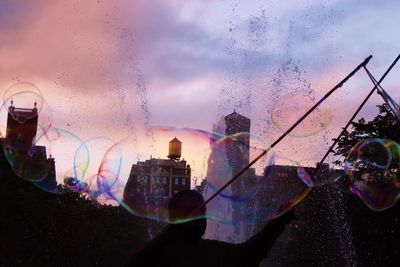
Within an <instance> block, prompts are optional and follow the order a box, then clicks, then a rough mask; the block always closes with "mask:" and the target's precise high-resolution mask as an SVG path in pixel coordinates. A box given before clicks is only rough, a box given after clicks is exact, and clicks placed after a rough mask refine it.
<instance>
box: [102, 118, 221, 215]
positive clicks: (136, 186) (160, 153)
mask: <svg viewBox="0 0 400 267" xmlns="http://www.w3.org/2000/svg"><path fill="white" fill-rule="evenodd" d="M148 131H149V132H151V136H152V138H153V139H152V140H153V141H152V142H151V144H150V142H149V143H143V142H140V140H141V139H140V138H144V137H143V136H141V137H140V136H139V137H136V138H135V137H134V136H129V137H127V138H124V139H123V140H121V141H120V142H118V145H119V146H120V147H121V149H122V155H123V163H122V167H121V169H122V171H121V172H122V173H123V177H121V181H124V180H127V182H126V185H119V186H117V188H115V190H111V191H112V192H111V193H110V195H111V196H113V198H114V199H115V200H116V201H117V202H118V203H120V205H121V206H122V207H124V208H125V209H127V210H128V211H129V212H130V213H132V214H134V215H136V216H140V217H145V218H149V219H153V220H157V221H164V222H169V218H168V203H169V200H170V199H171V198H172V196H173V195H174V194H176V193H177V192H179V191H182V190H187V189H190V188H191V186H194V184H192V180H193V179H196V178H198V180H199V181H200V180H201V179H202V178H203V177H204V167H203V166H204V165H205V164H206V160H207V159H206V157H205V156H204V151H206V150H207V149H208V147H209V146H210V142H213V141H212V140H214V139H215V136H219V135H218V134H215V133H211V132H207V131H204V130H200V129H192V128H179V127H173V126H152V127H150V128H148ZM175 138H176V139H178V140H179V141H180V142H181V145H182V146H181V157H178V156H176V155H175V156H176V157H175V156H172V157H171V158H168V157H167V156H168V155H169V152H170V151H169V149H168V148H169V142H170V141H171V140H174V139H175ZM137 139H139V140H137ZM171 152H174V153H173V154H178V153H175V152H178V151H171ZM131 170H132V172H131Z"/></svg>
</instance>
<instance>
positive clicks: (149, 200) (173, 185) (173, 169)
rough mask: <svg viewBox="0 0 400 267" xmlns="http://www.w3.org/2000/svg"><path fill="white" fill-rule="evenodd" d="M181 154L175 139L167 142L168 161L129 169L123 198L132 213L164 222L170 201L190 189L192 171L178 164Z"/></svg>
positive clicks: (153, 162)
mask: <svg viewBox="0 0 400 267" xmlns="http://www.w3.org/2000/svg"><path fill="white" fill-rule="evenodd" d="M181 150H182V143H181V142H180V141H179V140H178V139H177V138H176V137H175V138H174V139H173V140H171V141H170V142H169V153H168V156H167V157H168V159H156V158H150V159H148V160H146V161H138V162H137V164H134V165H132V168H131V172H130V174H129V178H128V181H127V183H126V185H125V189H124V196H123V197H124V202H125V203H126V204H127V205H128V206H129V207H130V208H131V209H133V210H135V211H139V212H143V213H147V214H157V216H158V217H161V218H165V217H166V216H167V214H166V213H165V212H166V210H167V205H168V202H169V200H170V199H171V197H172V196H173V195H175V194H176V193H177V192H179V191H183V190H188V189H190V177H191V169H190V165H188V164H186V161H185V160H180V158H181ZM158 213H162V214H158Z"/></svg>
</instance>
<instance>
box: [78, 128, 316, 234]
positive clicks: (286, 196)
mask: <svg viewBox="0 0 400 267" xmlns="http://www.w3.org/2000/svg"><path fill="white" fill-rule="evenodd" d="M150 129H151V135H152V136H153V138H154V142H153V144H152V149H153V151H152V153H155V154H153V156H151V155H148V154H149V148H148V147H146V146H144V145H143V144H140V142H139V141H137V139H136V138H134V137H127V138H125V139H123V140H121V141H120V142H117V145H118V147H120V148H121V153H122V159H123V160H122V165H121V174H123V175H126V176H127V177H124V176H122V177H120V178H119V180H118V182H117V183H116V184H115V186H113V188H110V190H108V191H107V192H106V193H103V194H102V196H103V197H104V198H106V199H109V200H110V199H112V200H115V201H117V202H118V203H119V204H120V205H121V206H122V207H124V208H125V209H126V210H128V211H129V212H130V213H132V214H134V215H136V216H140V217H145V218H149V219H153V220H158V221H163V222H167V223H183V222H187V221H191V220H194V219H197V218H198V217H191V218H181V219H177V220H174V221H173V222H172V221H170V220H169V217H168V202H169V199H170V198H171V197H172V195H173V194H174V192H173V190H172V191H171V190H169V189H168V187H169V188H170V189H171V188H175V187H176V186H177V181H178V186H181V184H182V183H183V179H181V178H179V179H176V177H177V176H176V177H175V176H174V174H172V173H171V172H170V171H169V168H170V166H169V164H170V163H171V162H170V160H168V159H166V155H167V153H168V142H169V141H170V140H172V139H174V138H175V137H177V138H178V139H179V140H180V141H181V142H182V144H183V145H182V151H183V153H182V156H183V157H184V156H185V155H187V154H189V153H190V155H192V154H194V155H197V156H198V157H197V158H196V160H197V161H196V162H194V161H193V162H192V164H191V167H190V171H191V179H192V182H193V179H197V178H198V179H200V180H203V179H204V180H203V182H202V183H198V184H196V185H197V186H199V190H201V191H202V192H203V194H204V198H205V199H207V198H208V197H209V196H210V195H212V194H214V193H215V192H216V191H218V189H219V188H221V187H222V186H223V185H224V184H225V183H226V182H227V181H229V180H230V179H231V178H232V177H233V175H234V174H236V173H237V172H239V171H240V170H241V169H242V168H243V167H245V166H246V164H248V162H249V161H251V160H252V159H254V158H255V157H256V156H258V155H259V154H260V153H261V152H263V151H264V150H265V149H268V145H267V144H266V143H265V141H263V140H262V138H260V137H258V136H256V135H252V134H249V133H238V134H234V135H231V136H224V135H222V134H217V133H213V132H207V131H204V130H199V129H192V128H179V127H172V126H162V127H160V126H158V127H151V128H150ZM186 151H190V152H189V153H188V152H186ZM163 155H164V156H163ZM274 160H275V154H274V153H273V152H272V151H270V152H269V153H267V156H265V157H263V158H261V159H260V161H258V162H257V163H256V164H255V165H254V168H251V169H249V170H248V171H247V172H245V173H244V174H243V175H242V176H241V177H240V178H239V179H237V180H236V181H235V182H233V183H232V184H231V185H230V186H229V187H228V188H226V189H225V190H224V191H222V192H221V193H220V194H219V195H217V197H216V198H215V199H213V200H212V201H211V202H210V203H209V204H208V205H207V214H206V217H207V219H208V220H209V221H210V222H211V223H214V222H215V223H217V224H225V225H229V226H236V225H238V224H246V225H251V224H256V223H258V222H260V221H262V222H265V221H267V220H269V219H271V218H275V217H278V216H280V215H282V214H283V213H285V212H286V211H287V210H288V209H290V208H291V207H293V206H294V205H296V204H297V203H299V202H300V201H301V200H302V199H304V197H305V196H306V195H307V194H308V192H309V190H310V188H309V187H307V186H306V185H305V184H304V183H303V182H302V181H301V180H300V179H298V177H297V173H296V170H297V167H296V166H275V165H274ZM139 162H141V163H140V164H139ZM145 162H147V163H146V164H147V165H146V164H144V163H145ZM150 162H151V164H150ZM175 163H176V166H180V167H179V168H181V171H184V170H185V171H188V170H187V169H184V166H186V164H187V163H188V162H186V161H185V160H183V159H178V160H176V161H175ZM132 164H134V166H132ZM138 169H140V171H138ZM131 170H135V171H134V172H133V173H131V175H129V173H130V171H131ZM128 176H129V177H128ZM179 177H181V176H179ZM182 177H183V176H182ZM124 179H128V181H127V183H126V185H125V184H123V183H121V181H123V180H124ZM188 182H189V183H190V182H191V181H186V182H185V184H186V185H188V184H187V183H188ZM70 184H71V187H73V188H76V187H77V183H76V181H73V180H72V181H71V182H70ZM78 187H79V186H78ZM192 188H193V187H192ZM277 192H279V193H277Z"/></svg>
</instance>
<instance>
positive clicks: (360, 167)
mask: <svg viewBox="0 0 400 267" xmlns="http://www.w3.org/2000/svg"><path fill="white" fill-rule="evenodd" d="M399 164H400V146H399V145H398V144H397V143H396V142H395V141H392V140H388V139H378V138H372V139H366V140H364V141H361V142H359V143H357V144H356V145H355V146H354V147H353V148H352V149H351V151H350V153H349V155H348V156H347V158H346V160H345V163H344V168H345V171H346V173H347V174H348V176H349V179H350V188H351V191H352V192H353V193H354V194H356V195H357V196H359V197H360V198H361V199H362V200H363V201H364V203H365V204H366V205H367V206H368V207H369V208H370V209H372V210H375V211H383V210H386V209H388V208H390V207H392V206H393V205H395V203H396V202H397V200H398V199H399V198H400V174H399V167H400V165H399Z"/></svg>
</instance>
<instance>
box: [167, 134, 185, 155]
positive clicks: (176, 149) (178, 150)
mask: <svg viewBox="0 0 400 267" xmlns="http://www.w3.org/2000/svg"><path fill="white" fill-rule="evenodd" d="M181 155H182V142H181V141H179V140H178V139H177V138H176V137H175V138H174V139H172V140H171V141H169V147H168V156H167V157H168V158H169V159H173V160H179V159H180V157H181Z"/></svg>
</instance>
